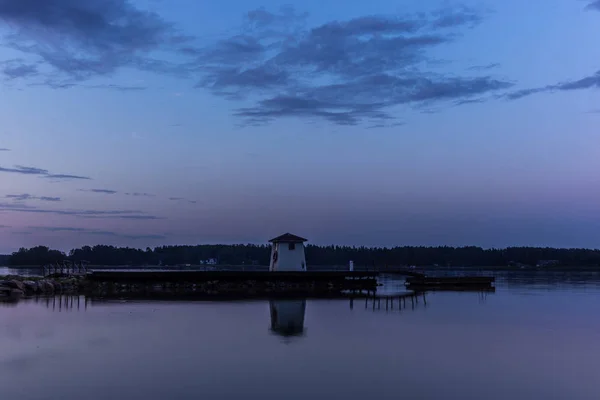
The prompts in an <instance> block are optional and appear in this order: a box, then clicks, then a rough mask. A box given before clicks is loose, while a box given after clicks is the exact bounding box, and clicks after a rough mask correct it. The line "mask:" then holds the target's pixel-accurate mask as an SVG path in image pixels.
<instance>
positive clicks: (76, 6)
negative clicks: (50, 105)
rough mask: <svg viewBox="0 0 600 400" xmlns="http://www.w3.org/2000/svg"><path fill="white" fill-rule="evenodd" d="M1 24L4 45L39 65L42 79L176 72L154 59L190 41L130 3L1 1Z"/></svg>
mask: <svg viewBox="0 0 600 400" xmlns="http://www.w3.org/2000/svg"><path fill="white" fill-rule="evenodd" d="M0 20H2V21H3V30H4V31H5V32H6V33H7V35H6V36H5V40H4V45H5V46H9V47H11V48H13V49H14V50H18V51H20V52H22V53H24V54H25V55H28V56H29V57H31V58H34V59H35V60H36V61H38V62H39V63H40V64H43V66H44V67H45V68H46V69H47V70H48V71H47V73H46V75H48V76H56V75H57V74H58V75H60V76H62V77H64V78H65V79H70V80H72V81H80V80H84V79H88V78H91V77H94V76H106V75H110V74H112V73H114V72H115V71H116V70H118V69H119V68H122V67H131V68H136V69H139V70H144V71H156V72H161V73H164V72H167V73H170V72H176V71H177V70H178V66H177V65H171V64H170V63H168V62H166V61H163V60H158V59H154V58H152V54H154V53H157V52H161V51H169V50H170V49H171V48H172V47H173V46H174V45H179V44H181V43H183V42H185V41H187V40H189V38H186V37H184V36H182V35H180V34H179V33H178V32H177V31H176V30H175V28H174V27H173V25H172V24H170V23H167V22H166V21H164V20H163V19H162V18H161V17H160V16H159V15H157V14H156V13H153V12H149V11H145V10H141V9H139V8H137V7H136V6H135V5H134V4H133V3H132V2H131V1H129V0H85V1H81V0H18V1H17V0H0ZM17 75H18V73H17Z"/></svg>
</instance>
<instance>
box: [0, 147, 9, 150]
mask: <svg viewBox="0 0 600 400" xmlns="http://www.w3.org/2000/svg"><path fill="white" fill-rule="evenodd" d="M0 151H10V149H7V148H6V147H0Z"/></svg>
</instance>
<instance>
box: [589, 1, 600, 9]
mask: <svg viewBox="0 0 600 400" xmlns="http://www.w3.org/2000/svg"><path fill="white" fill-rule="evenodd" d="M587 9H588V10H596V11H600V0H595V1H593V2H591V3H590V4H588V6H587Z"/></svg>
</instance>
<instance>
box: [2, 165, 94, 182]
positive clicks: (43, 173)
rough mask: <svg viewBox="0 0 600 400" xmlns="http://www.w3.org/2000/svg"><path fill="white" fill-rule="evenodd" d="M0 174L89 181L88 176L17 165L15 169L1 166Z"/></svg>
mask: <svg viewBox="0 0 600 400" xmlns="http://www.w3.org/2000/svg"><path fill="white" fill-rule="evenodd" d="M0 172H6V173H11V174H22V175H37V176H40V177H42V178H48V179H57V180H65V179H82V180H89V179H92V178H89V177H87V176H80V175H71V174H53V173H50V172H49V171H48V170H47V169H42V168H37V167H26V166H22V165H15V166H14V167H13V168H6V167H1V166H0Z"/></svg>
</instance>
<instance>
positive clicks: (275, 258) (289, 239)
mask: <svg viewBox="0 0 600 400" xmlns="http://www.w3.org/2000/svg"><path fill="white" fill-rule="evenodd" d="M269 242H270V243H271V264H270V265H269V271H306V258H305V256H304V242H306V239H304V238H301V237H300V236H296V235H292V234H291V233H285V234H283V235H281V236H277V237H276V238H274V239H271V240H269Z"/></svg>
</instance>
